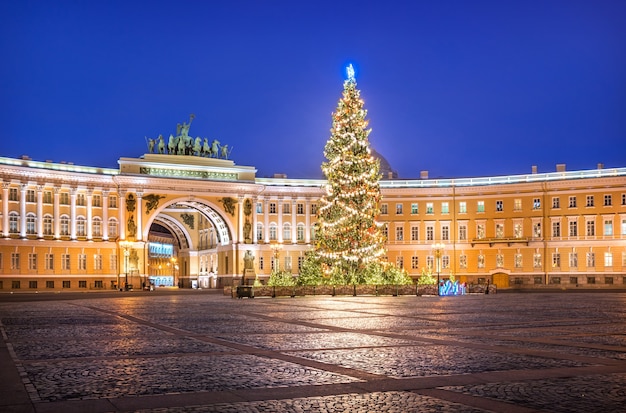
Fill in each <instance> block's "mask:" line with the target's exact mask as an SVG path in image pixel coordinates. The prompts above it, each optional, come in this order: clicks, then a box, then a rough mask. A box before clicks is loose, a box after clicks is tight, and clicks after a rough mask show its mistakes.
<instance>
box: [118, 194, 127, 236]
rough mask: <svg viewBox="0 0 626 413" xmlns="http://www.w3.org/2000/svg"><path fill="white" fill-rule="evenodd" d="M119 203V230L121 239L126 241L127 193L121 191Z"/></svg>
mask: <svg viewBox="0 0 626 413" xmlns="http://www.w3.org/2000/svg"><path fill="white" fill-rule="evenodd" d="M118 201H119V203H118V205H117V210H118V217H117V219H118V221H119V224H118V228H119V230H120V231H119V232H120V233H119V239H121V240H125V239H126V213H125V211H126V191H119V199H118Z"/></svg>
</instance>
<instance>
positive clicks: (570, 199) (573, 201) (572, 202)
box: [569, 196, 576, 208]
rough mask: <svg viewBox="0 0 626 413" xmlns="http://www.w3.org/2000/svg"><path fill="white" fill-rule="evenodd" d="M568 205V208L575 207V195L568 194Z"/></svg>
mask: <svg viewBox="0 0 626 413" xmlns="http://www.w3.org/2000/svg"><path fill="white" fill-rule="evenodd" d="M569 207H570V208H576V197H575V196H570V197H569Z"/></svg>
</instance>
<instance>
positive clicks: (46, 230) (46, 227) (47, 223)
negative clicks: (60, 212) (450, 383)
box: [43, 214, 54, 235]
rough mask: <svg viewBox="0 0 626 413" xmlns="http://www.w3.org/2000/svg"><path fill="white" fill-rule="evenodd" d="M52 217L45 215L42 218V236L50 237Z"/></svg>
mask: <svg viewBox="0 0 626 413" xmlns="http://www.w3.org/2000/svg"><path fill="white" fill-rule="evenodd" d="M53 222H54V221H53V219H52V215H50V214H46V215H44V216H43V234H44V235H52V234H53V232H52V224H53Z"/></svg>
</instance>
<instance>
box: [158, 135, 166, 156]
mask: <svg viewBox="0 0 626 413" xmlns="http://www.w3.org/2000/svg"><path fill="white" fill-rule="evenodd" d="M158 148H159V153H165V141H164V140H163V135H159V146H158Z"/></svg>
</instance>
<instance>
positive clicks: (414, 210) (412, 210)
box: [411, 204, 418, 215]
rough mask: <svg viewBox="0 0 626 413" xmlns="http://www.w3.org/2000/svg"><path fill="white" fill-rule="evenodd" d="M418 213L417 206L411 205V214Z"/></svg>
mask: <svg viewBox="0 0 626 413" xmlns="http://www.w3.org/2000/svg"><path fill="white" fill-rule="evenodd" d="M417 213H418V208H417V204H411V214H412V215H415V214H417Z"/></svg>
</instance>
